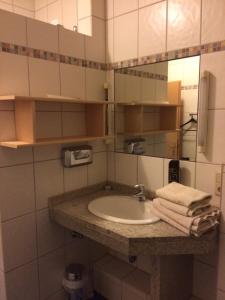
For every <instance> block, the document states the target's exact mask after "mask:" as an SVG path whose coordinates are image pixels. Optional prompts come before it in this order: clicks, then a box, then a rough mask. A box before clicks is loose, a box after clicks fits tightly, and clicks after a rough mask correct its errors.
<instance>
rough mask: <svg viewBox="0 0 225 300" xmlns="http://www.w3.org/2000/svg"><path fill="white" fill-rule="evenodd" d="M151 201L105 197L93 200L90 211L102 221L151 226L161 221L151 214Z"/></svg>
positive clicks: (116, 196) (126, 197) (125, 197)
mask: <svg viewBox="0 0 225 300" xmlns="http://www.w3.org/2000/svg"><path fill="white" fill-rule="evenodd" d="M151 207H152V203H151V201H149V200H147V201H143V202H140V201H138V199H137V198H134V197H131V196H119V195H114V196H104V197H99V198H96V199H94V200H92V201H91V202H90V203H89V205H88V210H89V211H90V212H91V213H93V214H94V215H96V216H97V217H100V218H102V219H105V220H108V221H112V222H117V223H123V224H150V223H155V222H158V221H159V220H160V219H159V218H158V217H157V216H155V215H154V214H153V213H152V212H151Z"/></svg>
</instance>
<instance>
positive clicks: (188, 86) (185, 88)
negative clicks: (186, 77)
mask: <svg viewBox="0 0 225 300" xmlns="http://www.w3.org/2000/svg"><path fill="white" fill-rule="evenodd" d="M197 89H198V85H197V84H193V85H182V87H181V90H183V91H186V90H197Z"/></svg>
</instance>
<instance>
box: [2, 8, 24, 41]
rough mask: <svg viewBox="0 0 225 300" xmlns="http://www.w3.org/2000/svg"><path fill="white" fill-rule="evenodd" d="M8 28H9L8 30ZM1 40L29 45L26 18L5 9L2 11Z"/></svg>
mask: <svg viewBox="0 0 225 300" xmlns="http://www.w3.org/2000/svg"><path fill="white" fill-rule="evenodd" d="M6 28H7V30H6ZM0 40H1V41H2V42H7V43H13V44H16V45H21V46H26V45H27V31H26V18H25V17H22V16H19V15H16V14H14V13H11V12H7V11H4V10H1V11H0Z"/></svg>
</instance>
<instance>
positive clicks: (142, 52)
mask: <svg viewBox="0 0 225 300" xmlns="http://www.w3.org/2000/svg"><path fill="white" fill-rule="evenodd" d="M149 41H151V42H149ZM138 43H139V44H138V46H139V53H138V55H139V56H146V55H149V54H154V53H161V52H165V50H166V1H163V2H160V3H157V4H155V5H152V6H148V7H145V8H142V9H140V10H139V42H138Z"/></svg>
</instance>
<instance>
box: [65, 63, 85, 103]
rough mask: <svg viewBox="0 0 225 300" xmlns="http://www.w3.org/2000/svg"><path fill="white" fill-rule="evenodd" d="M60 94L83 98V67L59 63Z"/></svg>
mask: <svg viewBox="0 0 225 300" xmlns="http://www.w3.org/2000/svg"><path fill="white" fill-rule="evenodd" d="M60 78H61V95H62V96H68V97H74V98H79V99H81V100H84V99H85V69H84V68H82V67H78V66H73V65H67V64H60Z"/></svg>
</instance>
